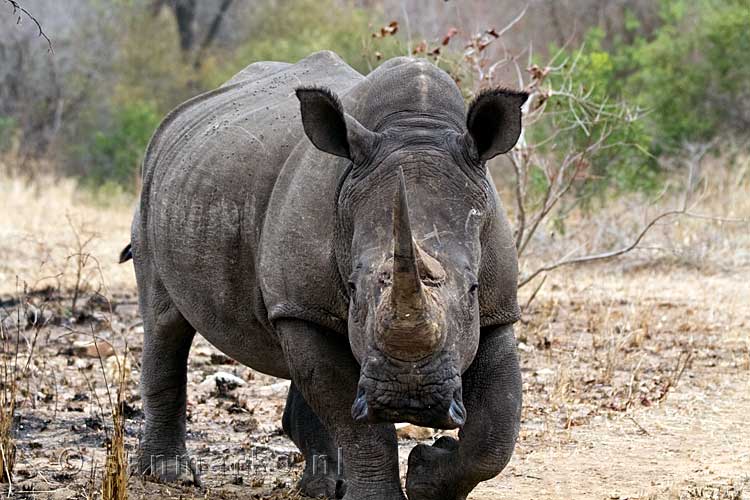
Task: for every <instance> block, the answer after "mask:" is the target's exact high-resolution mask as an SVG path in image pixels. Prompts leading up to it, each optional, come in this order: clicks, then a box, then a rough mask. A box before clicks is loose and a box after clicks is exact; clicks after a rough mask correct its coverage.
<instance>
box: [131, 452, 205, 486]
mask: <svg viewBox="0 0 750 500" xmlns="http://www.w3.org/2000/svg"><path fill="white" fill-rule="evenodd" d="M137 472H138V473H139V474H140V475H142V476H143V478H144V479H145V480H147V481H154V482H159V483H171V484H180V485H183V486H196V487H201V486H202V485H201V480H200V475H199V473H198V470H197V468H196V466H195V463H194V462H193V461H192V460H191V459H190V457H189V456H187V455H182V456H177V457H171V458H166V457H164V456H159V455H148V454H142V455H141V459H140V460H139V461H138V471H137Z"/></svg>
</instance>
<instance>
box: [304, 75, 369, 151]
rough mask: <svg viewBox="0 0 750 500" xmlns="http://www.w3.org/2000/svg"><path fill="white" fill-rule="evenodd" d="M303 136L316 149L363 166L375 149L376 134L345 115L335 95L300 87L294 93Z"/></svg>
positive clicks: (323, 90) (324, 90) (321, 89)
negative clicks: (298, 104) (298, 105)
mask: <svg viewBox="0 0 750 500" xmlns="http://www.w3.org/2000/svg"><path fill="white" fill-rule="evenodd" d="M296 93H297V99H299V102H300V111H301V113H302V126H303V127H304V129H305V134H306V135H307V137H308V138H309V139H310V141H311V142H312V143H313V144H314V145H315V147H316V148H318V149H320V150H321V151H325V152H326V153H330V154H332V155H336V156H341V157H343V158H348V159H350V160H352V161H353V162H354V163H362V162H363V161H364V160H365V159H366V158H367V157H369V155H370V152H371V151H372V150H373V148H374V147H375V144H376V142H377V134H375V133H374V132H371V131H369V130H367V129H366V128H365V127H363V126H362V125H361V124H360V123H359V122H358V121H357V120H356V119H354V118H353V117H352V116H350V115H348V114H346V113H344V108H343V106H341V101H339V99H338V97H337V96H336V94H334V93H333V92H331V91H330V90H328V89H324V88H317V87H312V88H310V87H301V88H298V89H297V91H296Z"/></svg>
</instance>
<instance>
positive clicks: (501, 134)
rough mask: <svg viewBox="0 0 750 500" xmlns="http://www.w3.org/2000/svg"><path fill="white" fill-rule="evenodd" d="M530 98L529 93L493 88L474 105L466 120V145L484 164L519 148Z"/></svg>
mask: <svg viewBox="0 0 750 500" xmlns="http://www.w3.org/2000/svg"><path fill="white" fill-rule="evenodd" d="M528 97H529V94H528V93H526V92H519V91H515V90H506V89H491V90H485V91H484V92H482V93H481V94H479V95H478V96H477V97H476V99H474V101H473V102H472V103H471V105H470V106H469V113H468V115H467V117H466V128H467V129H468V132H467V135H468V137H467V141H466V143H467V146H469V147H472V148H473V149H474V150H475V152H476V154H477V156H478V157H479V159H480V160H481V161H485V160H489V159H490V158H494V157H495V156H497V155H499V154H503V153H507V152H508V151H510V150H511V148H513V146H515V145H516V141H518V137H519V136H520V135H521V106H523V103H525V102H526V99H527V98H528ZM469 138H471V140H468V139H469Z"/></svg>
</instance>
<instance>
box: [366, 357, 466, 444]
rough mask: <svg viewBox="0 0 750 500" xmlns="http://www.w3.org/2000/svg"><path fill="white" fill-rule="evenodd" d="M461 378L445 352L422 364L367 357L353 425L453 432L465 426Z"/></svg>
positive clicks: (452, 360)
mask: <svg viewBox="0 0 750 500" xmlns="http://www.w3.org/2000/svg"><path fill="white" fill-rule="evenodd" d="M461 383H462V382H461V376H460V375H459V373H458V370H457V369H456V364H455V361H454V359H453V356H451V355H450V354H448V353H442V354H441V355H439V356H436V357H434V358H433V359H431V360H429V361H427V362H425V363H423V364H413V363H406V364H404V363H400V362H397V361H396V362H394V361H393V360H390V359H388V358H387V357H385V356H382V355H379V354H377V353H376V354H373V355H371V356H370V357H369V358H368V359H367V361H366V362H365V364H364V365H363V367H362V373H361V376H360V381H359V386H358V388H357V395H356V397H355V399H354V404H353V405H352V418H353V419H354V420H355V421H357V422H363V423H381V422H410V423H412V424H415V425H420V426H424V427H434V428H439V429H455V428H457V427H463V425H464V424H465V423H466V418H467V414H466V408H465V407H464V403H463V397H462V389H461Z"/></svg>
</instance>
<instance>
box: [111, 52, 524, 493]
mask: <svg viewBox="0 0 750 500" xmlns="http://www.w3.org/2000/svg"><path fill="white" fill-rule="evenodd" d="M526 97H527V96H526V94H524V93H522V92H514V91H509V90H502V89H493V90H488V91H485V92H483V93H481V94H480V95H479V96H478V97H477V98H476V99H475V100H474V101H473V102H472V103H471V104H470V105H469V107H468V109H467V107H466V105H465V104H464V101H463V99H462V96H461V94H460V92H459V90H458V88H457V87H456V85H455V83H454V82H453V81H452V80H451V78H450V77H449V76H448V75H447V74H446V73H444V72H443V71H441V70H440V69H438V68H437V67H435V66H434V65H432V64H431V63H429V62H426V61H424V60H416V59H411V58H396V59H392V60H390V61H387V62H385V63H384V64H383V65H381V66H380V67H379V68H378V69H376V70H375V71H373V72H372V73H370V74H369V75H367V76H366V77H365V76H362V75H360V74H359V73H357V72H356V71H355V70H354V69H352V68H351V67H349V66H348V65H347V64H346V63H344V62H343V61H342V60H341V59H340V58H338V56H336V55H335V54H333V53H331V52H319V53H315V54H313V55H311V56H309V57H307V58H305V59H303V60H301V61H299V62H298V63H296V64H293V65H291V64H286V63H274V62H262V63H255V64H252V65H250V66H249V67H247V68H246V69H245V70H243V71H242V72H240V73H239V74H238V75H236V76H235V77H234V78H232V79H231V80H230V81H229V82H227V83H226V84H225V85H224V86H222V87H220V88H219V89H216V90H214V91H211V92H208V93H206V94H203V95H200V96H198V97H196V98H194V99H191V100H190V101H187V102H186V103H184V104H182V105H181V106H180V107H178V108H177V109H175V110H174V111H172V112H171V113H170V114H169V115H168V116H167V117H166V118H165V120H164V121H163V122H162V124H161V125H160V127H159V128H158V129H157V131H156V133H155V134H154V137H153V138H152V140H151V142H150V144H149V147H148V150H147V152H146V157H145V160H144V164H143V190H142V194H141V200H140V204H139V206H138V208H137V210H136V213H135V217H134V220H133V227H132V239H131V245H130V250H129V253H128V252H125V251H124V252H123V256H124V257H123V259H125V260H126V259H127V258H129V257H130V256H131V255H132V258H133V261H134V264H135V271H136V278H137V281H138V288H139V302H140V308H141V312H142V315H143V318H144V330H145V340H144V350H143V369H142V378H141V393H142V395H143V401H144V412H145V418H146V425H145V429H144V433H143V436H142V438H141V446H140V456H139V462H138V468H139V472H140V473H143V474H148V475H151V476H156V477H158V478H159V479H162V480H165V481H183V482H194V483H197V482H198V481H199V479H198V476H197V473H196V471H195V468H194V467H193V466H192V464H191V463H190V461H189V460H188V459H187V454H186V446H185V431H186V423H185V407H186V401H187V394H186V381H187V359H188V355H189V351H190V345H191V342H192V339H193V336H194V334H195V332H196V331H199V332H200V333H201V334H202V335H203V336H204V337H205V338H206V339H207V340H208V341H209V342H211V343H212V344H213V345H214V346H216V347H217V348H218V349H220V350H222V351H223V352H224V353H226V354H227V355H229V356H231V357H233V358H234V359H236V360H237V361H239V362H241V363H243V364H245V365H247V366H249V367H251V368H253V369H255V370H258V371H261V372H263V373H267V374H270V375H273V376H276V377H281V378H286V379H290V380H291V381H292V385H291V388H290V392H289V397H288V400H287V407H286V410H285V413H284V417H283V427H284V430H285V432H286V433H287V434H288V435H289V437H290V438H291V439H292V440H293V441H294V442H295V444H296V445H297V446H298V447H299V449H300V450H301V452H302V453H303V454H304V456H305V460H306V465H305V471H304V474H303V477H302V480H301V483H300V485H299V486H300V488H301V490H302V491H303V493H305V494H307V495H309V496H313V497H314V496H318V495H326V496H328V497H330V498H344V499H346V500H354V499H356V500H363V499H365V500H366V499H379V500H396V499H404V498H406V496H405V494H404V492H403V491H402V488H401V485H400V481H399V469H398V449H397V439H396V433H395V429H394V426H393V424H394V423H395V422H412V423H415V424H417V425H423V426H430V427H437V428H444V429H450V428H459V429H460V431H459V439H458V440H454V439H451V438H441V439H439V440H438V441H437V442H435V443H434V444H433V445H431V446H427V445H419V446H417V447H416V448H415V449H414V450H413V451H412V452H411V455H410V457H409V470H408V473H407V481H406V493H407V494H408V497H409V499H411V500H420V499H425V500H427V499H431V500H435V499H447V500H458V499H465V498H466V496H467V495H468V494H469V492H470V491H471V490H472V489H473V488H474V487H475V486H476V485H477V484H478V483H479V482H481V481H484V480H487V479H490V478H492V477H494V476H495V475H497V474H498V473H500V472H501V471H502V469H503V468H504V467H505V465H506V464H507V462H508V460H509V459H510V457H511V455H512V451H513V448H514V445H515V441H516V438H517V435H518V426H519V419H520V408H521V379H520V371H519V367H518V360H517V357H516V344H515V338H514V335H513V329H512V324H513V323H514V322H515V321H516V320H517V319H518V316H519V310H518V305H517V301H516V283H517V258H516V253H515V247H514V245H513V240H512V236H511V231H510V227H509V224H508V222H507V219H506V217H505V214H504V211H503V209H502V206H501V204H500V201H499V199H498V196H497V191H496V189H495V186H494V184H493V182H492V179H491V178H490V176H489V174H488V173H487V170H486V168H485V162H486V161H487V160H488V159H490V158H492V157H494V156H496V155H498V154H502V153H505V152H507V151H508V150H509V149H510V148H512V147H513V145H514V144H515V143H516V141H517V139H518V136H519V134H520V132H521V106H522V105H523V103H524V101H525V100H526Z"/></svg>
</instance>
